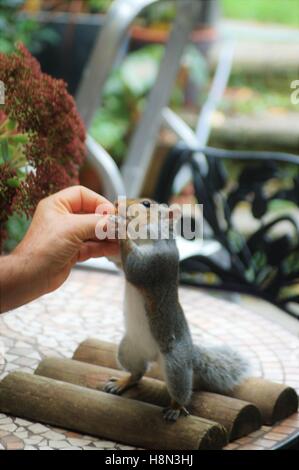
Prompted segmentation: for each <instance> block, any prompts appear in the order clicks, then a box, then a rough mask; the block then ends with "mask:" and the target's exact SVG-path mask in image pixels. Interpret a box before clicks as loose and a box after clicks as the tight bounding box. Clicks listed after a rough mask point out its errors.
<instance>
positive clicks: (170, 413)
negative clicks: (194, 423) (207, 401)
mask: <svg viewBox="0 0 299 470" xmlns="http://www.w3.org/2000/svg"><path fill="white" fill-rule="evenodd" d="M189 414H190V413H189V411H188V410H187V409H186V408H185V407H184V406H181V407H172V406H169V407H168V408H164V410H163V416H164V419H165V420H166V421H169V422H174V423H175V422H176V421H177V420H178V418H179V417H180V416H181V415H184V416H188V415H189Z"/></svg>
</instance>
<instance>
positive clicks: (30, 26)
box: [0, 0, 58, 54]
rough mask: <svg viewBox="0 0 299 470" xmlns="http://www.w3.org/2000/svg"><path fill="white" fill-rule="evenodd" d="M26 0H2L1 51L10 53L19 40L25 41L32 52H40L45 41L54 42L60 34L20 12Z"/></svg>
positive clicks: (0, 12) (0, 7) (0, 22)
mask: <svg viewBox="0 0 299 470" xmlns="http://www.w3.org/2000/svg"><path fill="white" fill-rule="evenodd" d="M24 3H25V2H24V0H1V4H0V30H1V37H0V52H4V53H5V54H10V53H11V52H13V51H14V49H15V44H16V43H17V42H22V43H24V44H25V45H26V46H27V47H28V48H29V49H30V51H31V52H32V53H35V54H36V53H38V52H39V51H40V50H41V48H42V44H43V43H45V42H48V43H54V42H55V41H56V40H57V39H58V36H57V35H56V33H55V32H54V31H52V30H51V29H49V28H44V27H41V26H40V25H39V23H38V22H37V21H36V20H35V19H33V18H27V17H26V16H24V15H22V14H21V13H20V8H21V7H22V6H23V5H24Z"/></svg>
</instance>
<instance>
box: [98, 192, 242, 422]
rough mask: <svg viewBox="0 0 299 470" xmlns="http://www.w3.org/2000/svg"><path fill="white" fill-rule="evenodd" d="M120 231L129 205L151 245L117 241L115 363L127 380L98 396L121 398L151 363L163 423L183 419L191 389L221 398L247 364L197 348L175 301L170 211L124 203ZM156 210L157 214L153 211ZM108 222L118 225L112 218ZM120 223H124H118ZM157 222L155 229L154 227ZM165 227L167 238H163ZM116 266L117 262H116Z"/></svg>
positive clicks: (223, 350) (218, 350)
mask: <svg viewBox="0 0 299 470" xmlns="http://www.w3.org/2000/svg"><path fill="white" fill-rule="evenodd" d="M126 204H127V208H128V211H127V213H126V217H125V225H126V228H127V227H128V224H129V222H131V221H132V220H134V214H133V215H129V209H130V207H131V206H132V205H136V204H137V206H140V205H141V206H142V207H143V208H145V209H146V211H145V213H144V215H143V220H142V218H141V219H140V220H139V221H138V227H139V228H140V225H142V224H143V225H144V227H145V228H146V229H149V228H152V229H154V232H155V235H156V236H155V237H154V238H155V239H150V240H149V239H148V238H146V239H136V240H135V239H132V237H131V236H130V233H129V230H128V232H127V236H126V238H124V239H120V240H119V243H120V253H121V262H120V264H121V267H122V269H123V271H124V274H125V278H126V285H125V301H124V315H125V329H126V331H125V335H124V337H123V339H122V341H121V343H120V345H119V350H118V361H119V363H120V365H121V366H122V368H124V369H125V370H127V371H128V372H129V373H130V375H129V376H128V377H126V378H125V379H115V378H111V379H110V380H109V382H107V384H106V385H105V388H104V390H105V391H106V392H108V393H113V394H121V393H122V392H124V391H125V390H126V389H128V388H130V387H132V386H134V385H136V384H137V383H138V382H139V381H140V379H141V378H142V377H143V375H144V374H145V373H146V371H147V369H148V367H149V365H150V364H151V363H153V362H157V363H158V364H159V366H160V368H161V371H162V373H163V377H164V380H165V383H166V385H167V389H168V392H169V395H170V397H171V403H170V405H169V407H168V408H166V409H164V410H163V414H164V418H165V419H166V420H167V421H176V420H177V419H178V417H179V416H180V415H181V414H184V415H187V414H188V411H187V409H186V406H187V405H188V402H189V401H190V398H191V394H192V389H196V390H206V391H212V392H218V393H222V394H225V393H227V392H229V391H230V390H232V389H233V388H234V387H235V386H236V385H238V384H239V383H240V382H241V381H242V380H243V378H245V376H246V373H247V369H248V367H247V366H248V365H247V362H246V361H245V360H244V359H243V358H242V357H241V356H239V354H237V353H236V352H235V351H233V350H231V349H230V348H229V347H226V346H214V347H206V346H197V345H194V344H193V342H192V338H191V334H190V330H189V326H188V323H187V320H186V318H185V315H184V312H183V309H182V307H181V305H180V302H179V297H178V275H179V253H178V249H177V246H176V241H175V237H174V236H173V231H174V224H175V219H176V217H175V216H174V213H173V211H171V209H168V208H165V207H163V210H161V206H160V205H158V204H157V203H155V202H154V201H151V200H148V199H146V200H144V199H142V200H127V201H126ZM157 208H158V209H157ZM150 210H156V211H158V219H155V220H156V222H155V226H154V227H150V218H149V211H150ZM114 220H115V221H117V222H118V223H119V222H120V217H119V216H118V215H116V216H115V217H114ZM123 220H124V219H123ZM157 220H158V223H157ZM165 222H167V224H168V226H170V236H169V237H168V238H164V235H165V234H164V235H163V233H164V232H163V231H164V225H165V226H166V224H165ZM118 264H119V262H118Z"/></svg>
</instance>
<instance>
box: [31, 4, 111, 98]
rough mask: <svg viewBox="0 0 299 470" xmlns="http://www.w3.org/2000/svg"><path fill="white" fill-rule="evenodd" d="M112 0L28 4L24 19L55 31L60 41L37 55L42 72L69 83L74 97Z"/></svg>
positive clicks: (48, 45) (46, 46)
mask: <svg viewBox="0 0 299 470" xmlns="http://www.w3.org/2000/svg"><path fill="white" fill-rule="evenodd" d="M110 4H111V0H84V1H82V0H68V1H61V0H27V1H26V2H25V4H24V7H23V16H25V17H26V18H30V19H34V20H35V21H37V22H38V23H39V24H40V25H41V26H42V27H43V28H44V27H46V28H47V29H49V30H51V31H53V32H54V33H55V36H56V38H57V40H56V41H55V43H53V42H52V43H51V44H49V43H48V44H46V45H45V46H44V47H43V49H42V50H41V51H39V52H38V53H37V54H35V56H36V58H37V59H38V61H39V62H40V64H41V67H42V70H43V71H44V72H46V73H48V74H50V75H51V76H53V77H56V78H61V79H63V80H65V81H66V82H67V83H68V89H69V91H70V93H71V94H72V95H75V94H76V91H77V89H78V85H79V83H80V80H81V76H82V73H83V70H84V68H85V65H86V63H87V61H88V58H89V55H90V53H91V51H92V48H93V46H94V43H95V41H96V38H97V36H98V33H99V31H100V29H101V27H102V24H103V21H104V15H105V13H106V11H107V9H108V8H109V6H110Z"/></svg>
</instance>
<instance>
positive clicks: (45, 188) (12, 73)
mask: <svg viewBox="0 0 299 470" xmlns="http://www.w3.org/2000/svg"><path fill="white" fill-rule="evenodd" d="M0 79H1V81H2V83H3V84H4V86H5V99H4V100H2V103H4V104H1V105H0V230H1V240H0V251H1V249H2V250H3V249H4V247H5V248H6V249H11V248H13V245H14V243H15V242H18V241H19V239H18V238H21V237H22V235H23V232H22V231H23V230H24V229H26V226H27V225H28V223H29V220H30V216H31V215H32V213H33V211H34V209H35V207H36V205H37V203H38V202H39V200H40V199H42V198H44V197H46V196H48V195H49V194H51V193H53V192H56V191H58V190H60V189H62V188H65V187H67V186H69V185H72V184H75V183H77V182H78V174H79V168H80V166H81V164H82V163H83V161H84V158H85V130H84V127H83V124H82V122H81V119H80V117H79V115H78V113H77V110H76V106H75V102H74V100H73V98H72V97H71V96H70V95H69V94H68V93H67V90H66V84H65V83H64V82H62V81H58V80H55V79H53V78H51V77H50V76H48V75H46V74H44V73H42V72H41V69H40V66H39V64H38V62H37V61H36V60H35V59H34V58H33V57H32V56H31V54H30V53H29V52H28V50H27V49H26V48H25V47H24V46H23V45H19V46H18V48H17V51H16V52H14V53H12V54H10V55H6V54H3V53H1V54H0ZM12 235H13V236H14V238H15V240H14V239H13V237H12ZM4 241H6V242H8V243H7V244H6V245H4V243H3V242H4Z"/></svg>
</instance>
